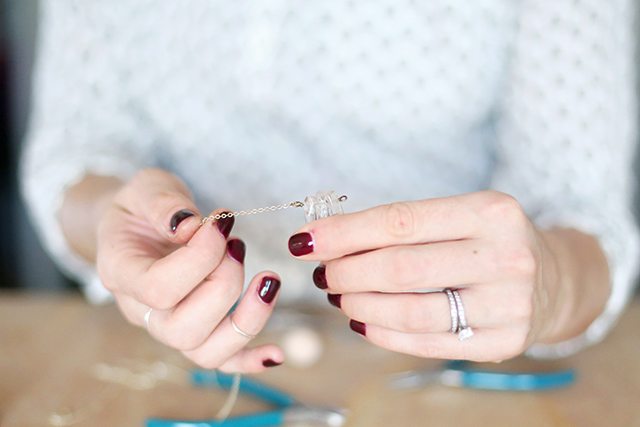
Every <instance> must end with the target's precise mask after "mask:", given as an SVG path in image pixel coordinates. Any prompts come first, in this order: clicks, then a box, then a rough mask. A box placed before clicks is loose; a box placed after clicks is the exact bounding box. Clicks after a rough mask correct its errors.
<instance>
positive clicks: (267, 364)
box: [262, 359, 282, 368]
mask: <svg viewBox="0 0 640 427" xmlns="http://www.w3.org/2000/svg"><path fill="white" fill-rule="evenodd" d="M280 365H282V362H276V361H275V360H272V359H265V360H263V361H262V366H264V367H265V368H273V367H274V366H280Z"/></svg>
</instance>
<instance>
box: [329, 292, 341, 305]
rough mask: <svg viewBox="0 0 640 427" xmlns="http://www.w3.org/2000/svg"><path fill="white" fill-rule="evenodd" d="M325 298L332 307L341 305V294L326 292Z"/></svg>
mask: <svg viewBox="0 0 640 427" xmlns="http://www.w3.org/2000/svg"><path fill="white" fill-rule="evenodd" d="M327 299H328V300H329V304H331V305H332V306H334V307H338V308H340V307H342V305H341V301H340V300H341V299H342V295H341V294H327Z"/></svg>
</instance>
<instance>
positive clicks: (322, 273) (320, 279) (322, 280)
mask: <svg viewBox="0 0 640 427" xmlns="http://www.w3.org/2000/svg"><path fill="white" fill-rule="evenodd" d="M326 271H327V268H326V267H325V266H324V265H319V266H317V267H316V268H315V270H313V283H314V284H315V285H316V287H318V288H319V289H327V288H328V287H329V286H328V285H327V275H326Z"/></svg>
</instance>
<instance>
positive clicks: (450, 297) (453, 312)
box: [444, 288, 458, 334]
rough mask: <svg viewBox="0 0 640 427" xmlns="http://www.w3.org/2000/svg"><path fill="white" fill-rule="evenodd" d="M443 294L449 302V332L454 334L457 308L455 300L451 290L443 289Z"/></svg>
mask: <svg viewBox="0 0 640 427" xmlns="http://www.w3.org/2000/svg"><path fill="white" fill-rule="evenodd" d="M444 293H445V294H446V295H447V299H448V300H449V311H450V313H451V329H450V330H449V332H451V333H452V334H455V333H456V332H458V306H457V305H456V300H455V298H454V297H453V292H451V289H448V288H447V289H445V290H444Z"/></svg>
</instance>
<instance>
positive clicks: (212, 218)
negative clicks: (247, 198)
mask: <svg viewBox="0 0 640 427" xmlns="http://www.w3.org/2000/svg"><path fill="white" fill-rule="evenodd" d="M302 207H304V203H302V202H300V201H297V200H296V201H295V202H289V203H282V204H280V205H272V206H265V207H261V208H253V209H243V210H240V211H234V212H221V213H218V214H215V215H209V216H205V217H204V218H202V221H201V222H200V223H201V224H202V225H204V224H205V223H207V222H209V221H218V220H220V219H224V218H233V217H236V216H247V215H256V214H261V213H265V212H275V211H280V210H283V209H288V208H302Z"/></svg>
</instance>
